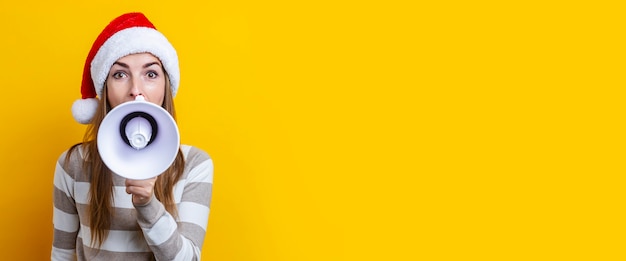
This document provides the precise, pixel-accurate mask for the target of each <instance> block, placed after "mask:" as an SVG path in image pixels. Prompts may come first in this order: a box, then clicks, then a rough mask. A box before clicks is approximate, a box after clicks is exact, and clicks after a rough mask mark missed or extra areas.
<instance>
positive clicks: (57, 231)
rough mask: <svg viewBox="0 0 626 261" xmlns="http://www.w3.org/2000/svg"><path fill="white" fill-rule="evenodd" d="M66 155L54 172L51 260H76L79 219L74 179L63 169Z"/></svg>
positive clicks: (61, 158) (60, 159) (62, 156)
mask: <svg viewBox="0 0 626 261" xmlns="http://www.w3.org/2000/svg"><path fill="white" fill-rule="evenodd" d="M65 156H66V153H63V154H62V155H61V156H60V157H59V160H58V161H57V164H56V167H55V171H54V188H53V196H52V197H53V212H52V216H53V218H52V223H53V226H54V230H53V241H52V253H51V258H50V259H51V260H53V261H57V260H58V261H62V260H76V249H75V248H76V237H77V235H78V228H79V226H80V224H79V218H78V211H77V210H76V202H75V201H74V182H75V181H74V178H73V177H72V176H71V175H70V174H68V173H67V172H66V170H65V169H64V168H63V165H62V164H63V162H64V160H65Z"/></svg>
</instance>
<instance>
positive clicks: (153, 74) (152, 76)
mask: <svg viewBox="0 0 626 261" xmlns="http://www.w3.org/2000/svg"><path fill="white" fill-rule="evenodd" d="M146 75H148V77H149V78H152V79H154V78H156V77H157V76H158V74H157V73H156V72H148V73H147V74H146Z"/></svg>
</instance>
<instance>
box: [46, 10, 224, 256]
mask: <svg viewBox="0 0 626 261" xmlns="http://www.w3.org/2000/svg"><path fill="white" fill-rule="evenodd" d="M179 77H180V73H179V68H178V57H177V54H176V51H175V50H174V48H173V47H172V45H171V44H170V43H169V42H168V40H167V39H166V38H165V37H164V36H163V35H162V34H161V33H160V32H158V31H157V30H156V29H155V28H154V26H153V25H152V23H151V22H150V21H149V20H148V19H147V18H146V17H145V16H144V15H143V14H141V13H128V14H124V15H122V16H120V17H118V18H116V19H114V20H113V21H112V22H111V23H110V24H109V25H108V26H107V27H105V28H104V30H103V31H102V33H101V34H100V35H99V36H98V38H97V39H96V41H95V42H94V45H93V46H92V48H91V51H90V52H89V55H88V56H87V60H86V62H85V68H84V71H83V81H82V86H81V93H82V99H80V100H77V101H76V102H74V104H73V105H72V113H73V116H74V118H75V119H76V120H77V121H78V122H80V123H83V124H89V125H88V127H87V131H86V133H85V138H84V141H83V142H82V143H79V144H76V145H74V146H72V147H71V148H70V149H68V150H67V151H65V152H64V153H62V154H61V156H60V157H59V160H58V162H57V165H56V169H55V173H54V212H53V223H54V240H53V243H52V255H51V259H52V260H199V259H200V250H201V248H202V244H203V241H204V236H205V233H206V227H207V223H208V217H209V205H210V201H211V191H212V184H213V162H212V160H211V158H210V157H209V156H208V155H207V154H206V153H205V152H203V151H202V150H200V149H198V148H196V147H192V146H188V145H181V146H180V149H179V151H178V154H177V156H176V159H175V160H174V163H172V165H171V166H170V167H169V168H168V169H167V170H166V171H165V172H163V173H161V174H160V175H158V176H157V177H155V178H150V179H146V180H131V179H125V178H123V177H121V176H118V175H116V174H115V173H112V171H111V170H109V169H108V168H107V166H106V165H105V164H104V163H103V161H102V159H101V157H100V155H99V153H98V144H97V139H96V137H97V134H98V129H99V127H100V124H101V122H102V120H103V119H104V118H105V116H106V115H107V113H108V112H109V111H110V110H111V109H113V108H115V107H116V106H118V105H120V104H122V103H125V102H128V101H133V100H135V98H136V97H137V96H139V95H141V96H143V97H144V99H145V100H146V101H148V102H151V103H154V104H157V105H159V106H161V107H163V108H164V109H165V110H167V111H168V112H169V113H170V114H171V115H172V116H173V117H174V116H175V112H174V103H173V98H174V96H175V95H176V92H177V90H178V83H179Z"/></svg>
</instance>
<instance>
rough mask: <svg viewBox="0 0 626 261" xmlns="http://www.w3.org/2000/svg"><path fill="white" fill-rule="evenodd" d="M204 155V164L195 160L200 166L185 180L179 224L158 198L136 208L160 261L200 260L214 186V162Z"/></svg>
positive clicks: (141, 224) (179, 207)
mask: <svg viewBox="0 0 626 261" xmlns="http://www.w3.org/2000/svg"><path fill="white" fill-rule="evenodd" d="M204 155H205V157H204V158H203V159H202V160H201V161H199V160H198V159H197V158H195V159H192V161H194V162H196V163H198V164H197V165H195V166H194V167H193V168H192V169H191V170H189V173H188V175H187V178H186V179H185V180H184V181H183V182H184V186H183V187H182V189H183V192H182V198H181V201H180V203H179V204H178V221H177V220H175V219H174V217H173V216H172V215H171V214H170V213H168V212H167V211H165V207H164V206H163V204H162V203H161V202H160V201H158V200H157V199H156V198H155V197H153V198H152V200H150V202H149V203H148V204H146V205H142V206H139V205H136V206H135V209H136V210H137V222H138V223H139V226H140V227H141V229H142V231H143V234H144V237H145V239H146V242H147V243H148V245H149V246H150V249H151V250H152V252H153V253H154V256H155V258H156V259H157V260H200V257H201V256H200V252H201V251H200V250H201V249H202V244H203V242H204V236H205V234H206V228H207V223H208V219H209V205H210V202H211V191H212V184H213V162H212V160H211V159H210V158H209V157H208V155H206V154H204ZM179 182H180V181H179Z"/></svg>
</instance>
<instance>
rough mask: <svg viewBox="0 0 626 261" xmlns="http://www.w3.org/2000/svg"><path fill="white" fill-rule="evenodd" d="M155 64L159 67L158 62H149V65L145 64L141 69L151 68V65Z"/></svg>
mask: <svg viewBox="0 0 626 261" xmlns="http://www.w3.org/2000/svg"><path fill="white" fill-rule="evenodd" d="M155 64H156V65H159V66H161V64H159V62H151V63H146V64H145V65H144V66H143V68H148V67H150V66H152V65H155Z"/></svg>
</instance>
